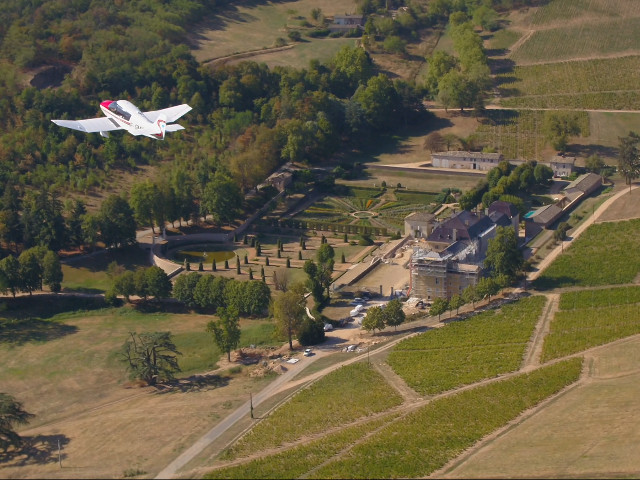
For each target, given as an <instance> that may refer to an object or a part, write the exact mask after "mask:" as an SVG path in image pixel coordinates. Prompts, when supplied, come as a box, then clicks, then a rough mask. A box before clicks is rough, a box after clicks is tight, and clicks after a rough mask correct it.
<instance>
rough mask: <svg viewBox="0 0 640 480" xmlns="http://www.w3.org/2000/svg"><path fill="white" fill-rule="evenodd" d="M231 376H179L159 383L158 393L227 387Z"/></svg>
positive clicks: (201, 390)
mask: <svg viewBox="0 0 640 480" xmlns="http://www.w3.org/2000/svg"><path fill="white" fill-rule="evenodd" d="M230 380H231V377H230V376H228V375H209V374H206V375H192V376H190V377H187V378H179V379H175V380H171V381H168V382H164V383H163V384H162V385H158V386H157V389H158V393H163V394H164V393H175V392H181V393H188V392H203V391H206V390H211V389H213V388H221V387H225V386H227V385H228V384H229V381H230Z"/></svg>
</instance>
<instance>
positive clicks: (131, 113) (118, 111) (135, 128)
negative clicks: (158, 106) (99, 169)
mask: <svg viewBox="0 0 640 480" xmlns="http://www.w3.org/2000/svg"><path fill="white" fill-rule="evenodd" d="M100 109H101V110H102V111H103V112H104V114H105V115H106V118H104V117H100V118H89V119H86V120H51V121H52V122H53V123H55V124H56V125H60V126H61V127H65V128H72V129H74V130H80V131H81V132H86V133H95V132H100V135H102V136H103V137H105V138H108V137H109V134H108V133H107V132H111V131H113V130H126V131H127V132H129V133H130V134H132V135H135V136H138V135H145V136H147V137H151V138H155V139H156V140H164V134H165V133H166V132H175V131H178V130H184V127H183V126H182V125H179V124H177V123H172V122H175V121H176V120H178V119H179V118H180V117H181V116H183V115H184V114H185V113H187V112H188V111H189V110H191V107H190V106H189V105H187V104H186V103H184V104H182V105H177V106H175V107H169V108H165V109H162V110H155V111H152V112H141V111H140V109H139V108H138V107H136V106H135V105H134V104H133V103H131V102H129V101H127V100H117V101H114V100H105V101H104V102H102V103H100Z"/></svg>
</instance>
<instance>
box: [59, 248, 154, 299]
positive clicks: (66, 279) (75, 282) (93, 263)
mask: <svg viewBox="0 0 640 480" xmlns="http://www.w3.org/2000/svg"><path fill="white" fill-rule="evenodd" d="M112 262H116V263H117V264H118V266H119V267H121V268H124V269H126V270H136V269H138V268H141V267H148V266H150V265H151V263H150V262H149V256H148V255H145V254H144V253H143V251H142V250H140V249H139V248H137V247H130V248H126V249H121V250H109V251H106V252H103V253H98V254H96V255H93V256H83V257H80V258H77V259H75V258H71V259H69V260H67V261H66V262H65V263H63V265H62V274H63V281H62V289H63V290H64V291H66V292H69V291H71V292H83V293H104V292H106V291H107V290H108V289H109V288H111V279H110V278H109V276H108V275H107V268H108V266H109V264H111V263H112Z"/></svg>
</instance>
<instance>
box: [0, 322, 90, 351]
mask: <svg viewBox="0 0 640 480" xmlns="http://www.w3.org/2000/svg"><path fill="white" fill-rule="evenodd" d="M77 331H78V327H76V326H75V325H66V324H64V323H58V322H52V321H47V320H42V319H39V318H25V319H0V343H11V344H15V345H22V344H24V343H26V342H34V341H35V342H46V341H49V340H54V339H56V338H61V337H64V336H66V335H71V334H73V333H76V332H77Z"/></svg>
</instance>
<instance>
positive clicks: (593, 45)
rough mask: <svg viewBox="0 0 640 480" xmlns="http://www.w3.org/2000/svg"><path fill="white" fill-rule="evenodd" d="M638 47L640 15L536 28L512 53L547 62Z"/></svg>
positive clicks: (515, 58) (528, 60)
mask: <svg viewBox="0 0 640 480" xmlns="http://www.w3.org/2000/svg"><path fill="white" fill-rule="evenodd" d="M638 49H640V17H624V18H612V19H611V20H607V19H601V20H598V21H597V22H594V23H587V22H583V23H577V24H571V25H560V26H559V27H558V28H550V29H544V30H538V31H535V32H534V33H533V34H532V35H531V36H530V37H529V38H528V39H527V40H526V41H525V42H524V43H523V44H522V45H521V46H520V48H518V49H517V50H515V51H514V52H513V53H512V54H511V55H510V57H511V59H512V60H513V61H515V62H516V63H518V64H526V63H534V62H538V63H544V62H550V61H556V60H570V59H572V58H590V57H593V56H594V55H595V56H598V55H599V56H604V55H610V54H619V53H624V52H632V51H637V50H638Z"/></svg>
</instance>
